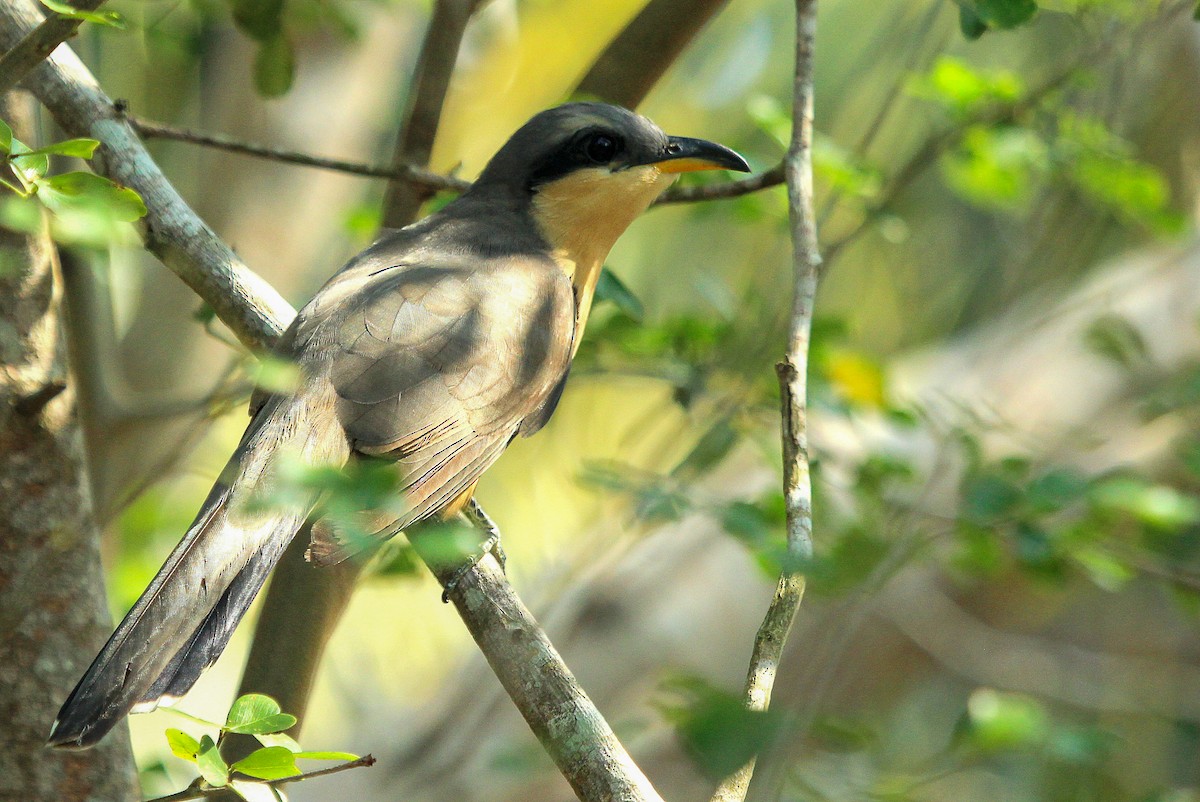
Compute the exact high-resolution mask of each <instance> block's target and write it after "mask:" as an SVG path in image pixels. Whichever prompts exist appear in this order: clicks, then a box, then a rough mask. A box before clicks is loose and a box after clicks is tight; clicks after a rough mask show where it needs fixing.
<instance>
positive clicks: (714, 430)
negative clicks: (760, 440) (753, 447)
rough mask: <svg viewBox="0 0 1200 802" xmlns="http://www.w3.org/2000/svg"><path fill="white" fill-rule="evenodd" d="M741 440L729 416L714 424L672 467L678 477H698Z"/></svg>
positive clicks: (674, 474) (710, 468) (673, 474)
mask: <svg viewBox="0 0 1200 802" xmlns="http://www.w3.org/2000/svg"><path fill="white" fill-rule="evenodd" d="M740 440H741V435H740V434H739V433H738V431H737V429H735V428H734V426H733V423H732V422H731V421H730V420H729V418H721V419H720V420H718V421H717V422H716V423H715V424H713V425H712V426H711V427H710V428H709V429H708V431H706V432H705V433H704V434H703V435H702V436H701V437H700V440H699V442H697V443H696V445H695V446H693V447H692V450H691V451H689V452H688V453H687V456H685V457H684V458H683V459H682V460H680V461H679V464H677V465H676V466H675V467H674V468H672V469H671V476H673V477H675V478H677V479H688V478H698V477H700V476H703V475H704V474H706V473H708V472H709V471H710V470H712V469H713V468H714V467H716V465H717V464H718V463H719V462H720V461H721V460H723V459H725V457H726V455H728V454H729V452H730V451H732V450H733V447H734V446H736V445H737V444H738V442H739V441H740Z"/></svg>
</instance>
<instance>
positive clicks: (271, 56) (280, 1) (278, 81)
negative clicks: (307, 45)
mask: <svg viewBox="0 0 1200 802" xmlns="http://www.w3.org/2000/svg"><path fill="white" fill-rule="evenodd" d="M228 1H229V4H230V7H231V10H232V12H233V21H234V23H235V24H236V25H237V26H238V28H239V29H240V30H241V31H242V32H243V33H245V34H246V35H247V36H249V37H250V38H251V39H253V40H254V41H255V42H257V43H258V53H257V54H256V55H255V57H254V86H255V88H256V89H257V90H258V92H259V94H261V95H262V96H263V97H278V96H280V95H283V94H286V93H287V91H288V90H289V89H291V88H292V81H293V80H294V78H295V74H296V53H295V47H294V45H293V44H292V40H291V38H290V37H289V35H288V33H287V31H286V30H285V27H284V10H285V6H286V3H285V0H228Z"/></svg>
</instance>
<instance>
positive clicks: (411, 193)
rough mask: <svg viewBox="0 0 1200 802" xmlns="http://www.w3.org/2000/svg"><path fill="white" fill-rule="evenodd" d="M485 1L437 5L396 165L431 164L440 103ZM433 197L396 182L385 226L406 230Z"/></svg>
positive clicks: (386, 203) (386, 204) (447, 0)
mask: <svg viewBox="0 0 1200 802" xmlns="http://www.w3.org/2000/svg"><path fill="white" fill-rule="evenodd" d="M480 2H481V0H438V1H437V3H435V4H434V7H433V16H432V17H431V18H430V20H429V29H428V30H427V31H426V33H425V41H424V42H423V43H422V44H421V55H420V56H419V57H418V58H417V70H416V73H415V74H414V75H413V82H412V87H411V89H410V91H409V96H408V108H407V110H406V111H405V114H404V124H403V125H402V126H401V128H400V137H399V139H398V141H397V142H396V153H395V157H394V158H393V163H394V164H397V165H404V164H415V165H420V166H422V167H424V166H426V165H428V164H429V156H430V154H431V153H433V142H434V140H435V139H436V138H437V129H438V122H439V121H440V120H441V118H442V104H443V103H445V101H446V92H447V90H449V88H450V78H451V76H452V75H453V74H454V65H455V63H456V62H457V61H458V51H459V49H460V48H461V46H462V38H463V34H464V33H466V30H467V23H468V22H469V21H470V20H471V15H472V14H474V13H475V9H476V8H478V7H479V5H480ZM432 194H433V193H432V192H430V191H429V188H428V187H426V186H422V185H420V184H416V183H413V182H411V181H392V182H390V183H389V184H388V188H387V192H386V193H385V195H384V198H383V226H384V227H385V228H403V227H404V226H406V225H408V224H409V223H411V222H413V221H414V220H415V219H416V218H417V214H418V213H419V212H420V210H421V204H423V203H424V202H425V201H427V200H429V198H430V196H431V195H432Z"/></svg>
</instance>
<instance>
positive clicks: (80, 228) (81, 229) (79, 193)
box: [0, 120, 146, 247]
mask: <svg viewBox="0 0 1200 802" xmlns="http://www.w3.org/2000/svg"><path fill="white" fill-rule="evenodd" d="M99 145H100V143H99V142H98V141H97V140H95V139H66V140H63V141H60V142H54V143H51V144H49V145H46V146H44V147H40V148H30V147H28V146H27V145H26V144H25V143H23V142H21V141H20V140H19V139H16V138H15V137H14V136H13V133H12V129H11V128H10V127H9V126H8V124H7V123H5V122H4V121H3V120H0V186H3V187H4V188H6V189H7V190H9V193H11V194H10V195H9V197H7V198H3V199H0V224H3V225H5V226H6V227H8V228H11V229H14V230H17V231H26V232H29V233H34V232H37V231H39V230H40V229H41V227H42V226H43V224H44V223H43V216H42V213H41V211H40V210H39V209H38V207H37V204H39V203H40V204H41V205H42V206H44V207H45V208H46V209H49V210H50V211H51V212H52V213H53V218H52V225H51V233H53V234H54V236H55V238H56V239H59V240H61V241H64V242H68V243H78V244H84V245H92V246H96V247H102V246H105V245H107V244H109V243H110V242H111V241H113V240H114V239H115V238H118V237H120V236H122V229H121V228H120V226H122V225H123V224H126V223H131V222H133V221H135V220H137V219H139V218H141V217H143V216H144V215H145V214H146V206H145V204H144V203H143V202H142V199H141V198H140V197H139V196H138V194H137V193H136V192H134V191H133V190H131V189H128V188H126V187H122V186H119V185H117V184H115V183H113V182H112V181H110V180H108V179H107V178H103V177H102V176H98V175H95V174H94V173H85V172H68V173H60V174H58V175H49V172H50V157H51V156H59V157H72V158H80V159H90V158H91V157H92V156H93V154H94V153H95V151H96V148H97V147H99Z"/></svg>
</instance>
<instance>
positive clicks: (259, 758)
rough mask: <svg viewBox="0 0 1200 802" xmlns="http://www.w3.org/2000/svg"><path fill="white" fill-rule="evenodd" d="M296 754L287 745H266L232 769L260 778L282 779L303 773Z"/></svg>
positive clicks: (238, 762) (235, 764)
mask: <svg viewBox="0 0 1200 802" xmlns="http://www.w3.org/2000/svg"><path fill="white" fill-rule="evenodd" d="M296 756H297V753H295V752H292V751H291V750H290V749H288V748H287V747H285V746H264V747H263V748H262V749H256V750H254V751H253V752H251V753H250V754H248V755H246V757H244V758H242V759H241V760H239V761H237V762H236V763H234V764H233V765H232V766H230V769H231V770H233V771H237V772H241V773H242V774H245V775H247V776H249V777H257V778H258V779H260V780H282V779H283V778H284V777H295V776H296V775H297V774H300V773H301V771H300V769H299V768H298V767H297V766H296Z"/></svg>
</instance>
